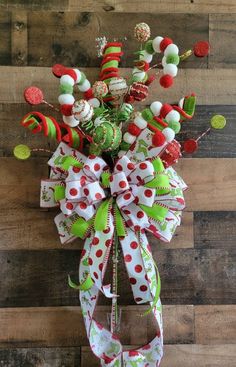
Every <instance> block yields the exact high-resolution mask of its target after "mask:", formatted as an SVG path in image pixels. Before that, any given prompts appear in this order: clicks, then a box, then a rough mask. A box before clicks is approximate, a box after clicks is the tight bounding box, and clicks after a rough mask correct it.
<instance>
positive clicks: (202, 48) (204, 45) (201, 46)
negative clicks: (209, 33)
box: [193, 41, 210, 57]
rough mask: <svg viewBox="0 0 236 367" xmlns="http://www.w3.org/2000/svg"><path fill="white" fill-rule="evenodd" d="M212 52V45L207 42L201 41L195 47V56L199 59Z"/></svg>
mask: <svg viewBox="0 0 236 367" xmlns="http://www.w3.org/2000/svg"><path fill="white" fill-rule="evenodd" d="M209 50H210V44H209V42H207V41H199V42H197V43H195V45H194V46H193V52H194V55H195V56H197V57H204V56H207V55H208V53H209Z"/></svg>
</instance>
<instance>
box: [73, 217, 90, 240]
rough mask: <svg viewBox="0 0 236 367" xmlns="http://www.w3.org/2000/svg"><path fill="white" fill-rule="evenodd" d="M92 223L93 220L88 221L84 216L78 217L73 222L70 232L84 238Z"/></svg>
mask: <svg viewBox="0 0 236 367" xmlns="http://www.w3.org/2000/svg"><path fill="white" fill-rule="evenodd" d="M90 225H91V220H90V221H86V220H85V219H83V218H82V217H79V218H78V219H76V221H75V222H74V223H73V224H72V226H71V229H70V232H71V233H72V234H73V235H74V236H76V237H79V238H82V239H83V238H84V237H85V235H86V233H87V231H88V228H89V226H90Z"/></svg>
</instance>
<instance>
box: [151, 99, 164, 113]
mask: <svg viewBox="0 0 236 367" xmlns="http://www.w3.org/2000/svg"><path fill="white" fill-rule="evenodd" d="M161 108H162V103H161V102H159V101H155V102H152V104H151V105H150V110H151V111H152V113H153V115H154V116H159V115H160V112H161Z"/></svg>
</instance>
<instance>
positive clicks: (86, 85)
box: [78, 79, 91, 92]
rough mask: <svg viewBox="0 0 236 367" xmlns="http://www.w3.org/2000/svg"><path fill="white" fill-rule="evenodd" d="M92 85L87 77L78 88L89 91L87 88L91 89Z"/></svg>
mask: <svg viewBox="0 0 236 367" xmlns="http://www.w3.org/2000/svg"><path fill="white" fill-rule="evenodd" d="M90 87H91V84H90V82H89V81H88V79H85V81H84V82H83V84H81V85H78V88H79V90H80V91H81V92H87V90H89V88H90Z"/></svg>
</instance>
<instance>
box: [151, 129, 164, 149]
mask: <svg viewBox="0 0 236 367" xmlns="http://www.w3.org/2000/svg"><path fill="white" fill-rule="evenodd" d="M165 141H166V138H165V135H164V134H162V132H161V131H156V132H155V134H154V135H153V137H152V145H154V146H155V147H161V146H162V145H163V144H164V143H165Z"/></svg>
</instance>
